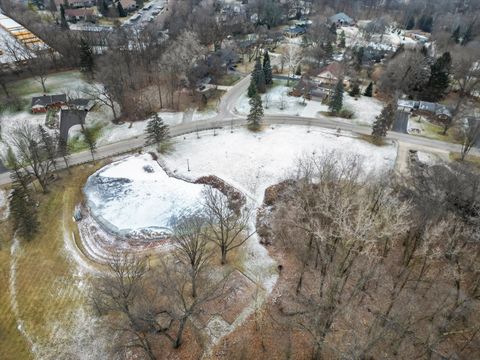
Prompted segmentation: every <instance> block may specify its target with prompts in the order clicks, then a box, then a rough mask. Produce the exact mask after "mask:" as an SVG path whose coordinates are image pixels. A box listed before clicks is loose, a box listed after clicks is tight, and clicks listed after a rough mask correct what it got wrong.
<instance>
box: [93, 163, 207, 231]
mask: <svg viewBox="0 0 480 360" xmlns="http://www.w3.org/2000/svg"><path fill="white" fill-rule="evenodd" d="M203 188H204V186H203V185H199V184H191V183H189V182H186V181H182V180H179V179H176V178H174V177H170V176H168V175H167V174H166V173H165V171H164V170H163V169H162V168H161V167H160V165H159V164H158V163H157V162H156V161H155V160H153V159H152V157H151V156H150V155H149V154H144V155H137V156H131V157H128V158H126V159H124V160H120V161H117V162H114V163H112V164H110V165H108V166H106V167H104V168H102V169H101V170H99V171H98V172H96V173H95V174H93V175H92V176H90V178H89V179H88V181H87V184H86V185H85V188H84V191H85V194H86V198H87V202H88V205H89V207H90V208H91V210H92V214H93V215H94V216H95V217H96V218H97V219H98V220H99V221H100V222H101V223H103V224H104V225H106V226H108V227H109V228H110V229H111V230H113V231H115V232H116V233H119V234H121V235H132V234H137V233H143V232H146V233H151V232H153V233H162V232H168V227H169V222H170V220H171V218H172V216H176V215H180V214H181V212H182V211H184V210H186V209H195V208H197V207H198V206H199V203H200V199H201V192H202V190H203Z"/></svg>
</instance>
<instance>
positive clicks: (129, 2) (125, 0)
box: [120, 0, 137, 9]
mask: <svg viewBox="0 0 480 360" xmlns="http://www.w3.org/2000/svg"><path fill="white" fill-rule="evenodd" d="M120 3H121V4H122V7H123V8H124V9H130V8H132V7H134V6H137V2H136V1H135V0H120Z"/></svg>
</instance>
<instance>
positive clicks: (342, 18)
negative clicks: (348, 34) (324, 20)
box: [330, 12, 353, 24]
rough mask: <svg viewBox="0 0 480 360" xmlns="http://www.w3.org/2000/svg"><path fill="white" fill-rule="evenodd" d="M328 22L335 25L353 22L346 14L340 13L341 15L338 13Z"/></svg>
mask: <svg viewBox="0 0 480 360" xmlns="http://www.w3.org/2000/svg"><path fill="white" fill-rule="evenodd" d="M330 22H332V23H337V22H342V23H347V24H349V23H352V22H353V19H352V18H351V17H350V16H348V15H347V14H345V13H343V12H341V13H338V14H336V15H333V16H332V17H331V18H330Z"/></svg>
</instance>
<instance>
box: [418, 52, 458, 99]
mask: <svg viewBox="0 0 480 360" xmlns="http://www.w3.org/2000/svg"><path fill="white" fill-rule="evenodd" d="M451 66H452V57H451V56H450V53H449V52H445V53H444V54H443V55H442V56H440V57H439V58H438V59H437V60H436V61H435V63H434V64H433V65H432V66H431V67H430V78H429V80H428V83H427V84H426V85H425V89H424V91H423V96H422V98H423V100H426V101H432V102H436V101H439V100H441V99H442V98H443V97H444V96H445V95H446V93H447V90H448V88H449V86H450V69H451Z"/></svg>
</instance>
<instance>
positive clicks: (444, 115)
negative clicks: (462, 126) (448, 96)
mask: <svg viewBox="0 0 480 360" xmlns="http://www.w3.org/2000/svg"><path fill="white" fill-rule="evenodd" d="M397 107H398V110H403V111H409V112H411V113H416V114H420V115H425V116H434V117H435V118H436V119H437V120H439V121H447V120H449V119H451V118H452V112H451V111H450V109H449V108H448V107H446V106H445V105H441V104H437V103H431V102H427V101H414V100H401V99H400V100H398V102H397Z"/></svg>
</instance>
